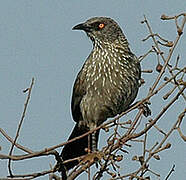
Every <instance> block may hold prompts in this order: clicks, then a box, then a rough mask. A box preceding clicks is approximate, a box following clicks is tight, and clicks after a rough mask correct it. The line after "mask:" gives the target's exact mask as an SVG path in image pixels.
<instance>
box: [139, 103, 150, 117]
mask: <svg viewBox="0 0 186 180" xmlns="http://www.w3.org/2000/svg"><path fill="white" fill-rule="evenodd" d="M139 109H143V115H144V116H145V117H148V116H150V115H151V110H150V108H149V107H148V103H143V104H140V106H139Z"/></svg>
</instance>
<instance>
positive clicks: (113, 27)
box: [72, 17, 124, 43]
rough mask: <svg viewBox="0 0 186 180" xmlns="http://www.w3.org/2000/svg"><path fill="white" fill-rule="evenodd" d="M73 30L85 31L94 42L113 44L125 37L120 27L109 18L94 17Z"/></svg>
mask: <svg viewBox="0 0 186 180" xmlns="http://www.w3.org/2000/svg"><path fill="white" fill-rule="evenodd" d="M72 29H73V30H83V31H85V32H86V33H87V35H88V36H89V37H90V38H91V40H92V41H93V42H95V41H99V42H100V41H101V42H109V43H112V42H114V41H115V40H118V39H119V38H121V37H124V35H123V33H122V30H121V28H120V27H119V25H118V24H117V23H116V22H115V21H114V20H113V19H111V18H108V17H93V18H91V19H88V20H87V21H86V22H84V23H81V24H78V25H76V26H74V27H73V28H72Z"/></svg>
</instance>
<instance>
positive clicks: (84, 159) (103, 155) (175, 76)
mask: <svg viewBox="0 0 186 180" xmlns="http://www.w3.org/2000/svg"><path fill="white" fill-rule="evenodd" d="M178 18H182V23H181V25H179V24H178ZM161 19H162V20H174V21H175V25H176V28H177V37H176V38H175V40H174V41H172V40H171V41H169V40H167V39H165V38H163V37H162V36H161V35H159V34H158V33H153V31H152V28H151V26H150V23H149V22H148V20H147V18H146V17H145V16H144V20H143V21H142V23H144V24H145V25H146V26H147V29H148V31H149V35H148V36H147V37H146V38H144V39H143V41H147V40H149V39H150V38H152V41H153V45H152V47H151V49H150V50H149V51H148V52H147V53H144V55H143V56H140V57H139V60H140V61H142V60H144V59H145V58H146V57H147V56H148V55H149V54H152V53H153V54H155V55H156V57H157V62H158V65H157V67H156V68H155V69H156V71H158V72H159V74H158V75H157V77H156V78H154V82H152V86H151V87H150V88H149V92H148V93H147V95H146V97H144V98H143V99H142V100H140V101H139V102H137V103H136V104H134V105H132V106H131V107H130V108H129V109H128V110H127V111H125V112H123V113H121V114H120V115H118V116H117V117H116V118H113V119H111V120H109V121H107V122H105V123H104V124H102V125H101V126H99V127H97V128H95V129H94V130H91V131H89V132H87V133H85V134H83V135H81V136H79V137H76V138H74V139H71V140H70V141H67V142H64V143H60V144H58V145H55V146H52V147H48V148H45V149H43V150H41V151H38V152H33V151H32V150H30V149H29V148H26V147H24V146H22V145H20V144H18V143H17V142H16V141H17V138H18V136H19V132H20V129H21V126H22V123H23V120H24V117H25V114H26V109H27V105H28V102H29V99H30V94H31V90H32V86H33V83H34V79H32V83H31V86H30V87H29V88H27V89H26V90H25V92H26V91H28V96H27V100H26V103H25V106H24V111H23V114H22V117H21V121H20V123H19V126H18V130H17V132H16V137H15V139H14V140H13V139H12V138H11V137H10V136H8V135H7V134H6V133H5V131H4V130H3V129H1V128H0V133H1V134H2V135H3V136H4V137H5V138H6V139H7V140H8V141H9V142H10V143H11V144H12V147H11V150H10V153H9V155H5V154H0V159H8V160H9V165H8V167H9V174H10V176H11V177H12V178H11V179H13V180H15V179H23V180H25V179H34V178H36V177H39V176H44V175H46V174H50V177H49V178H50V179H61V178H60V177H58V176H57V175H56V174H54V173H55V172H56V171H57V168H56V167H54V168H51V169H50V170H46V171H43V172H38V173H31V174H24V175H13V174H12V171H11V168H10V162H11V160H13V161H20V160H25V159H32V158H34V157H40V156H48V155H53V156H55V158H56V160H57V161H60V160H61V159H60V157H59V154H58V153H57V151H56V150H55V149H56V148H59V147H62V146H64V145H65V144H68V143H71V142H73V141H75V140H77V139H80V138H82V137H84V136H88V135H89V134H91V133H93V132H94V131H96V130H98V129H104V130H105V131H106V132H107V131H111V129H113V132H112V133H111V135H110V136H109V138H108V140H107V145H106V146H105V147H103V148H102V149H101V151H98V152H95V153H90V154H88V155H85V156H81V157H78V158H74V159H71V160H67V161H64V162H63V163H64V164H65V163H67V162H69V161H73V160H75V159H76V160H79V161H80V163H79V165H78V166H77V167H76V168H75V169H73V170H72V171H71V172H70V173H69V174H68V180H72V179H75V178H76V177H77V176H79V175H80V174H81V173H83V172H85V171H87V169H88V168H90V167H91V166H92V165H93V164H95V163H96V164H99V170H97V172H95V174H94V175H93V179H95V180H98V179H101V177H103V175H104V173H105V174H107V175H109V176H111V179H124V178H126V177H128V178H129V179H131V180H132V179H135V178H136V179H140V180H144V179H151V178H150V176H152V175H154V176H157V177H160V175H159V174H158V173H156V172H154V171H153V170H152V169H150V160H151V159H152V158H154V159H156V160H160V155H159V154H160V153H161V152H162V151H164V150H168V149H169V148H170V147H171V144H170V143H169V142H166V141H167V139H168V138H169V137H170V136H171V134H172V132H173V131H178V133H179V135H180V137H181V138H182V139H183V140H184V141H186V137H185V136H184V135H183V133H182V131H181V124H182V122H183V120H184V116H185V113H186V109H184V110H183V111H182V112H178V113H180V115H179V116H178V118H177V120H176V122H173V125H172V127H171V128H169V131H168V132H166V131H165V130H163V129H162V128H161V127H159V126H158V125H157V122H158V121H160V120H161V117H162V116H163V115H165V114H166V113H168V111H167V110H168V109H169V108H170V107H171V106H174V105H175V104H176V102H179V101H181V97H182V99H183V100H186V96H185V94H184V91H185V88H186V82H185V81H184V75H185V73H186V67H182V68H180V67H179V61H180V56H179V55H178V56H177V59H176V62H175V66H174V67H172V65H170V60H172V57H173V56H172V55H173V52H174V50H175V48H176V46H177V44H178V42H179V40H180V38H181V36H182V34H183V29H184V26H185V22H186V13H181V14H179V15H176V16H166V15H162V16H161ZM161 46H163V47H166V48H169V49H168V53H165V52H164V51H162V48H161ZM165 54H167V56H166V55H165ZM161 61H162V62H163V63H162V62H161ZM166 70H168V73H169V74H168V73H166ZM142 72H143V73H152V72H153V70H143V71H142ZM165 73H166V77H165V78H164V80H163V75H165ZM143 83H144V82H143ZM158 85H159V86H158ZM167 85H172V86H173V87H172V89H169V90H168V92H167V93H166V94H165V95H164V96H163V97H162V99H164V100H168V99H170V98H172V99H171V100H169V102H167V104H166V105H165V106H164V107H163V108H162V109H161V110H160V111H159V113H157V114H156V115H155V116H154V118H152V117H151V118H150V120H148V121H146V123H145V125H143V124H144V123H143V121H144V116H143V115H145V112H146V110H145V107H146V104H150V100H151V99H152V98H154V97H157V96H156V95H157V94H159V92H160V91H161V90H162V89H164V88H165V87H167ZM137 108H138V109H139V110H138V112H137V114H136V116H135V117H134V118H133V120H126V121H123V120H122V119H121V117H123V116H124V115H126V114H128V113H130V112H131V111H133V110H134V109H137ZM152 110H153V109H152ZM142 127H143V128H142ZM152 127H154V128H155V129H156V130H157V133H160V134H161V135H163V138H162V139H161V140H160V142H155V143H154V145H153V146H152V147H150V148H148V149H147V147H148V146H147V144H148V139H149V138H150V133H149V132H150V130H151V129H152ZM142 137H143V139H139V138H142ZM131 142H136V143H142V149H143V150H142V155H141V156H137V155H135V156H134V157H133V158H132V160H133V161H136V162H138V163H140V166H139V168H138V169H136V170H135V171H133V172H130V173H125V174H121V173H122V172H121V171H120V167H119V166H118V162H120V161H124V160H125V159H124V158H123V157H124V156H123V155H121V153H124V154H127V153H128V152H127V151H126V150H125V149H126V147H128V148H130V147H131V145H130V143H131ZM14 146H16V147H17V148H19V149H21V150H22V151H24V152H26V154H23V155H12V152H13V148H14ZM124 148H125V149H124ZM94 159H98V162H96V161H95V160H94ZM174 168H175V166H173V168H172V169H171V171H170V172H169V174H168V175H167V177H166V179H168V178H169V177H170V175H171V174H172V173H173V171H175V169H174ZM147 173H148V174H147ZM147 175H148V176H147ZM88 177H89V179H90V172H89V171H88ZM7 179H9V178H7Z"/></svg>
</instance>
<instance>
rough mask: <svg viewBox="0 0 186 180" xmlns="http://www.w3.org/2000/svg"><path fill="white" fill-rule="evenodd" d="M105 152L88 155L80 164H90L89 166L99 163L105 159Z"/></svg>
mask: <svg viewBox="0 0 186 180" xmlns="http://www.w3.org/2000/svg"><path fill="white" fill-rule="evenodd" d="M103 155H104V154H103V152H100V151H98V150H97V151H94V152H91V153H89V154H87V155H85V156H84V157H83V158H82V159H81V162H80V164H85V163H89V164H92V163H94V162H97V161H99V160H101V159H102V157H103Z"/></svg>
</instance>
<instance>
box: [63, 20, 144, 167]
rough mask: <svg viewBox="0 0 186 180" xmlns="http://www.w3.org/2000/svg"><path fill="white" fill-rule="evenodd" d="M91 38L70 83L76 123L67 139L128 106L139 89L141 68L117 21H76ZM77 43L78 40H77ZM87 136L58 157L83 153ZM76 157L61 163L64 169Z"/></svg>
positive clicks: (92, 139) (94, 137) (93, 141)
mask: <svg viewBox="0 0 186 180" xmlns="http://www.w3.org/2000/svg"><path fill="white" fill-rule="evenodd" d="M73 30H83V31H85V32H86V34H87V35H88V37H89V38H90V39H91V40H92V42H93V49H92V51H91V53H90V55H89V56H88V58H87V60H86V61H85V63H84V65H83V67H82V69H81V70H80V72H79V74H78V75H77V78H76V80H75V83H74V87H73V94H72V102H71V110H72V116H73V119H74V121H75V122H76V125H75V127H74V129H73V131H72V134H71V135H70V137H69V140H70V139H72V138H75V137H77V136H80V135H82V134H84V133H86V132H88V131H89V130H92V129H94V128H96V127H97V126H99V125H101V124H102V123H103V122H104V121H106V120H107V118H110V117H114V116H116V115H117V114H120V113H121V112H123V111H125V110H126V109H127V108H129V105H130V104H131V103H132V102H133V101H134V99H135V98H136V96H137V92H138V89H139V83H140V82H139V81H140V78H141V68H140V64H139V61H138V59H137V57H136V56H135V55H134V54H133V53H132V52H131V50H130V48H129V44H128V41H127V39H126V37H125V36H124V34H123V32H122V30H121V28H120V27H119V25H118V24H117V23H116V22H115V21H114V20H113V19H111V18H107V17H94V18H91V19H89V20H87V21H86V22H85V23H82V24H78V25H76V26H75V27H73ZM79 45H81V43H80V44H79ZM98 135H99V131H97V132H95V133H93V134H92V135H90V147H91V150H92V151H95V150H96V147H97V142H98ZM85 148H88V136H86V137H83V138H81V139H78V140H76V141H73V142H72V143H69V144H67V145H65V147H64V148H63V150H62V153H61V157H62V159H63V160H64V161H65V160H69V159H72V158H75V157H79V156H81V155H84V154H86V153H87V152H85ZM77 164H78V161H77V160H76V161H71V162H69V163H65V164H64V167H65V169H66V170H69V169H71V168H73V167H74V166H75V165H77Z"/></svg>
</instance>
